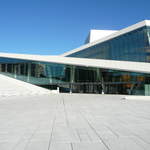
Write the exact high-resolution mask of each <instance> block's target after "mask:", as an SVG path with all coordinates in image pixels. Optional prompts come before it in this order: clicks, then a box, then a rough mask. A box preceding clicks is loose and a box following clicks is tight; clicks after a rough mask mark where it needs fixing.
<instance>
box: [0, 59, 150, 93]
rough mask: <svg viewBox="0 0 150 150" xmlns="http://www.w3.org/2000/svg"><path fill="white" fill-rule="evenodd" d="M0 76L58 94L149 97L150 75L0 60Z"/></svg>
mask: <svg viewBox="0 0 150 150" xmlns="http://www.w3.org/2000/svg"><path fill="white" fill-rule="evenodd" d="M0 74H4V75H7V76H10V77H13V78H16V79H19V80H22V81H25V82H29V83H32V84H35V85H38V86H42V87H45V88H48V89H56V88H57V87H59V88H60V92H73V93H102V92H104V93H105V94H127V95H150V74H144V73H136V72H126V71H117V70H111V69H103V68H92V67H83V66H73V65H65V64H56V63H47V62H38V61H27V60H20V59H9V58H0Z"/></svg>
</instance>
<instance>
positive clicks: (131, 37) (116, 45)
mask: <svg viewBox="0 0 150 150" xmlns="http://www.w3.org/2000/svg"><path fill="white" fill-rule="evenodd" d="M68 57H80V58H95V59H108V60H125V61H138V62H150V27H147V26H145V27H142V28H139V29H137V30H134V31H131V32H128V33H126V34H123V35H121V36H118V37H116V38H113V39H110V40H107V41H105V42H102V43H100V44H97V45H94V46H91V47H89V48H86V49H83V50H81V51H79V52H76V53H73V54H71V55H68Z"/></svg>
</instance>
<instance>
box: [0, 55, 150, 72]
mask: <svg viewBox="0 0 150 150" xmlns="http://www.w3.org/2000/svg"><path fill="white" fill-rule="evenodd" d="M0 57H2V58H13V59H21V60H29V61H41V62H49V63H58V64H66V65H76V66H84V67H95V68H104V69H113V70H122V71H130V72H140V73H149V74H150V69H149V68H150V63H143V62H130V61H116V60H104V59H88V58H74V57H62V56H41V55H27V54H11V53H0Z"/></svg>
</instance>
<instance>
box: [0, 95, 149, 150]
mask: <svg viewBox="0 0 150 150" xmlns="http://www.w3.org/2000/svg"><path fill="white" fill-rule="evenodd" d="M122 97H123V96H121V95H115V96H114V95H93V94H52V93H49V94H42V95H36V94H35V95H23V96H20V95H17V96H11V97H10V96H7V97H3V96H0V150H131V149H133V150H149V148H150V101H142V100H140V101H139V100H138V101H137V100H123V99H122Z"/></svg>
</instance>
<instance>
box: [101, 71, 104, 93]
mask: <svg viewBox="0 0 150 150" xmlns="http://www.w3.org/2000/svg"><path fill="white" fill-rule="evenodd" d="M100 74H101V85H102V94H105V82H104V78H103V75H102V71H101V69H100Z"/></svg>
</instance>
